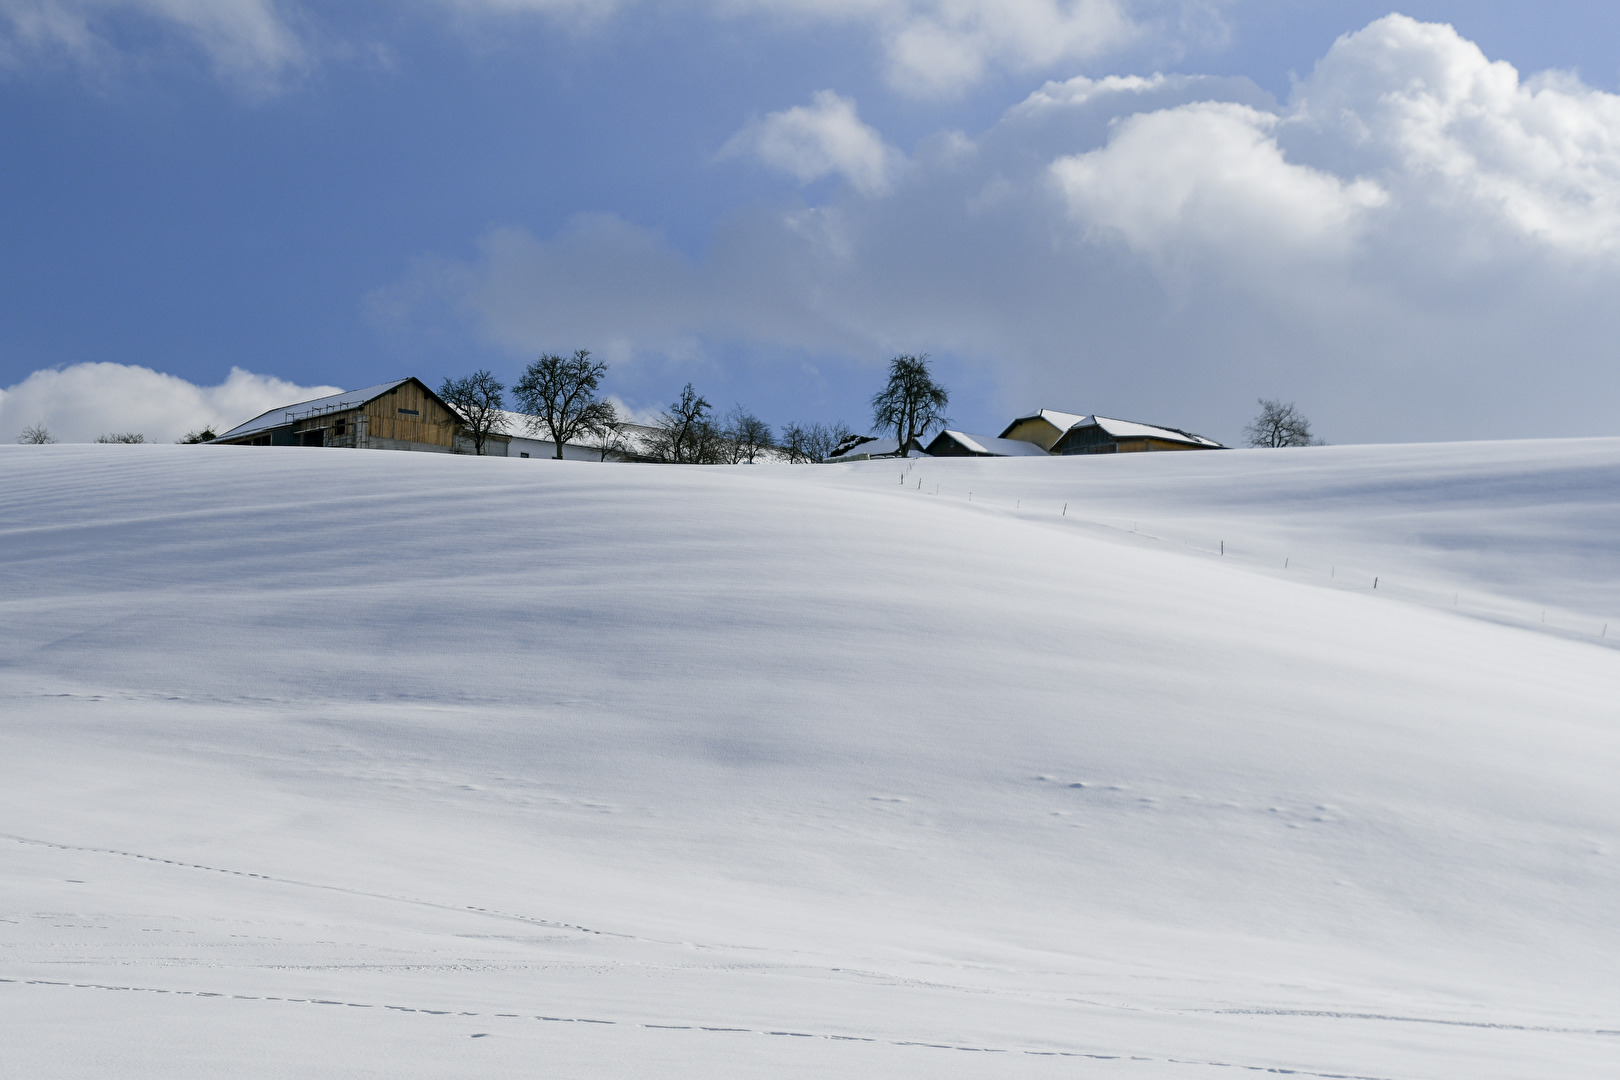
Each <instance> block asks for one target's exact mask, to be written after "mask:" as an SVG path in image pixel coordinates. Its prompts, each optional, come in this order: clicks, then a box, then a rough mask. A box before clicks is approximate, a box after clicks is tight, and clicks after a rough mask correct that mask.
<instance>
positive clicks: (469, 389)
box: [439, 371, 506, 454]
mask: <svg viewBox="0 0 1620 1080" xmlns="http://www.w3.org/2000/svg"><path fill="white" fill-rule="evenodd" d="M505 389H506V387H504V386H502V385H501V383H500V382H499V380H497V379H496V378H495V376H493V375H491V374H490V373H489V372H488V371H475V372H473V373H472V374H471V375H467V376H464V377H462V378H460V379H445V380H444V383H443V384H442V385H441V386H440V387H439V396H440V397H442V398H443V399H444V400H445V403H446V404H447V405H449V406H450V407H451V408H452V409H455V410H456V412H458V413H460V414H461V418H462V419H463V420H464V421H466V431H467V434H468V435H470V436H472V441H473V453H474V454H482V453H483V452H484V447H485V445H486V444H487V443H488V441H489V437H490V436H491V435H501V434H504V433H505V432H506V418H505V417H504V416H503V415H502V412H503V410H504V409H505V408H506V401H505V399H504V398H503V397H502V395H501V391H503V390H505Z"/></svg>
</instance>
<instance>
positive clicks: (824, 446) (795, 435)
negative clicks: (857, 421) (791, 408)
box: [780, 423, 855, 465]
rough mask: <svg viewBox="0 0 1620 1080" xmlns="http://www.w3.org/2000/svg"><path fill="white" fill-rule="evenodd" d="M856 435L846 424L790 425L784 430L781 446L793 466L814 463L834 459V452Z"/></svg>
mask: <svg viewBox="0 0 1620 1080" xmlns="http://www.w3.org/2000/svg"><path fill="white" fill-rule="evenodd" d="M854 435H855V432H853V431H851V430H850V428H849V425H848V424H844V423H834V424H822V423H815V424H789V425H787V426H786V427H784V428H783V429H782V441H781V444H780V445H781V448H782V451H783V452H784V453H785V454H787V456H788V461H790V462H792V463H793V464H795V465H797V464H800V463H801V462H812V463H813V462H818V461H826V460H827V459H828V458H829V457H832V455H833V451H835V450H837V449H838V447H839V446H841V445H842V444H843V443H844V442H845V441H847V440H848V439H851V438H853V437H854Z"/></svg>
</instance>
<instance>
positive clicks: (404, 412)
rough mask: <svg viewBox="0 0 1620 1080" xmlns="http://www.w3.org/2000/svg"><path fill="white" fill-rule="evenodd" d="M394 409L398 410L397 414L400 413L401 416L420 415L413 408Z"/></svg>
mask: <svg viewBox="0 0 1620 1080" xmlns="http://www.w3.org/2000/svg"><path fill="white" fill-rule="evenodd" d="M395 411H396V412H398V413H399V415H401V416H421V415H422V414H421V413H419V412H417V411H416V410H415V409H397V410H395Z"/></svg>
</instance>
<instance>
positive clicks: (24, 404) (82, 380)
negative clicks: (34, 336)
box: [0, 363, 342, 442]
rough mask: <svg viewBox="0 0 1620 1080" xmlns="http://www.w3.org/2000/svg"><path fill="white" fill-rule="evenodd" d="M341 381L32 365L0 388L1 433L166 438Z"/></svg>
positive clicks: (327, 390) (331, 389)
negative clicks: (199, 381) (212, 382)
mask: <svg viewBox="0 0 1620 1080" xmlns="http://www.w3.org/2000/svg"><path fill="white" fill-rule="evenodd" d="M340 389H342V388H341V387H336V386H299V385H297V384H296V383H291V382H287V381H286V380H284V379H277V378H274V377H272V376H269V375H255V374H253V373H252V372H250V371H243V370H242V369H241V368H232V369H231V373H230V375H229V376H227V377H226V379H225V381H224V382H222V383H220V384H219V385H218V386H197V385H196V384H194V383H190V382H187V381H186V380H185V379H181V378H178V377H177V376H174V375H165V374H162V373H160V372H157V371H153V370H152V369H151V368H147V367H137V366H134V365H131V364H106V363H101V364H74V365H73V366H72V367H66V368H61V369H60V370H57V369H46V370H43V371H36V372H34V373H33V374H32V375H30V376H28V378H26V379H24V380H23V381H22V382H20V383H17V384H16V385H15V386H8V387H6V388H5V389H4V390H0V437H3V438H5V439H7V440H9V439H12V438H15V437H16V435H17V434H18V433H19V432H21V431H22V429H23V428H25V427H29V426H31V425H35V424H43V425H44V426H45V427H46V428H48V429H49V430H50V432H51V434H53V435H55V436H56V438H57V439H58V440H60V441H61V442H91V441H93V440H94V439H96V438H97V436H100V435H103V434H111V433H113V432H139V433H140V434H142V435H144V436H146V439H147V441H148V442H173V441H174V440H176V439H178V438H180V437H181V436H182V435H185V434H186V433H187V432H191V431H196V430H199V429H201V428H204V427H210V426H211V427H213V429H214V430H215V431H224V430H226V429H227V428H230V427H234V426H235V425H237V424H240V423H242V422H243V421H244V420H248V419H251V418H252V417H254V416H257V415H258V414H260V413H262V412H266V411H268V410H270V409H273V408H275V407H276V406H278V405H285V404H287V403H289V402H293V401H307V400H308V399H310V398H315V397H321V396H322V395H325V394H335V393H337V392H338V391H339V390H340Z"/></svg>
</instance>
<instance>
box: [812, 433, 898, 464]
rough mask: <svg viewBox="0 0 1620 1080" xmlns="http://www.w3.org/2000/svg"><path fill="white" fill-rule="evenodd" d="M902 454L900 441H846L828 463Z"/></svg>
mask: <svg viewBox="0 0 1620 1080" xmlns="http://www.w3.org/2000/svg"><path fill="white" fill-rule="evenodd" d="M899 452H900V440H898V439H876V438H870V437H862V438H860V439H858V440H849V439H846V440H845V441H844V442H843V443H842V444H840V446H839V452H838V453H835V454H833V455H832V456H831V457H829V458H828V459H827V460H828V461H852V460H857V459H863V458H869V457H884V456H886V455H889V454H898V453H899Z"/></svg>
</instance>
